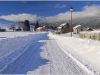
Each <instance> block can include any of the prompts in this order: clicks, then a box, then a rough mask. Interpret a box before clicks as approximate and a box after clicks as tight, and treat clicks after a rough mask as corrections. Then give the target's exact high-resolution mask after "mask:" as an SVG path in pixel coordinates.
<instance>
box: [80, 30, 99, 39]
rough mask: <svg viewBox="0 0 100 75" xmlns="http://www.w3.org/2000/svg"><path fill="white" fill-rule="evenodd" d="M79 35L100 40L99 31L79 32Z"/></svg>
mask: <svg viewBox="0 0 100 75" xmlns="http://www.w3.org/2000/svg"><path fill="white" fill-rule="evenodd" d="M79 37H80V38H87V39H93V40H99V41H100V31H85V32H80V34H79Z"/></svg>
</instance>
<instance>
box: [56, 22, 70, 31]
mask: <svg viewBox="0 0 100 75" xmlns="http://www.w3.org/2000/svg"><path fill="white" fill-rule="evenodd" d="M57 30H58V32H60V33H67V32H69V31H70V27H69V24H68V23H64V24H61V25H60V26H59V27H57Z"/></svg>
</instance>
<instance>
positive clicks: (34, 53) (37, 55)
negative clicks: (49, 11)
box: [1, 34, 92, 74]
mask: <svg viewBox="0 0 100 75" xmlns="http://www.w3.org/2000/svg"><path fill="white" fill-rule="evenodd" d="M26 73H27V74H89V73H88V71H87V70H86V69H84V68H82V66H80V65H79V64H78V63H77V62H76V61H73V59H72V58H71V57H70V56H69V55H68V54H66V53H65V52H64V51H63V50H62V49H61V48H60V47H59V45H58V44H57V43H56V41H55V40H54V39H53V38H50V37H48V35H47V34H46V35H43V37H42V38H41V39H40V40H39V41H38V42H37V43H36V44H35V45H33V46H32V47H31V48H29V49H27V50H26V51H25V52H24V53H23V54H22V55H21V56H20V57H18V58H17V59H16V60H15V61H14V62H12V63H11V64H9V65H8V67H7V68H5V69H4V70H3V71H2V72H1V74H26ZM90 74H92V72H90Z"/></svg>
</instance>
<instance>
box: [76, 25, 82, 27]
mask: <svg viewBox="0 0 100 75" xmlns="http://www.w3.org/2000/svg"><path fill="white" fill-rule="evenodd" d="M80 26H82V25H77V26H75V27H74V28H78V27H80Z"/></svg>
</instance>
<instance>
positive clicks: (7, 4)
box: [0, 1, 100, 23]
mask: <svg viewBox="0 0 100 75" xmlns="http://www.w3.org/2000/svg"><path fill="white" fill-rule="evenodd" d="M71 6H72V7H73V13H72V15H73V16H72V17H73V18H79V17H87V16H96V15H100V1H0V18H2V19H5V20H9V21H24V20H25V19H27V20H29V21H31V22H36V21H41V22H47V23H53V22H60V21H63V20H64V21H65V20H69V19H70V11H69V10H70V7H71Z"/></svg>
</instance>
